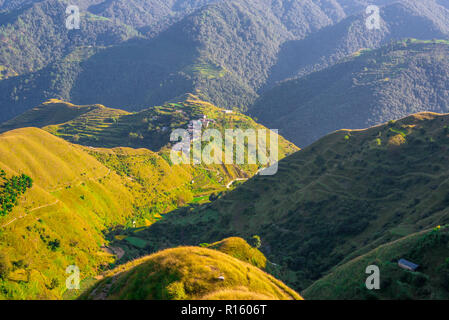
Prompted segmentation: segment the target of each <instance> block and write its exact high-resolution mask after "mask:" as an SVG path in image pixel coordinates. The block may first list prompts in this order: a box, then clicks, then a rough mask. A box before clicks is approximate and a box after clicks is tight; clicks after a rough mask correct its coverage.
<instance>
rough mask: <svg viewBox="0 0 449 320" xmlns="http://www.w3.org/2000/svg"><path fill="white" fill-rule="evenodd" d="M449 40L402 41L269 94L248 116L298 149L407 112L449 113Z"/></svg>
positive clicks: (350, 59)
mask: <svg viewBox="0 0 449 320" xmlns="http://www.w3.org/2000/svg"><path fill="white" fill-rule="evenodd" d="M448 58H449V42H447V41H446V42H444V41H441V42H438V43H433V42H431V41H430V42H420V41H414V40H409V41H404V42H400V43H394V44H391V45H388V46H385V47H383V48H381V49H378V50H374V51H369V50H365V51H361V52H358V53H356V54H355V55H354V56H353V57H352V58H348V59H346V60H345V61H343V62H341V63H338V64H337V65H335V66H332V67H330V68H328V69H325V70H322V71H319V72H315V73H312V74H310V75H308V76H306V77H303V78H300V79H297V80H291V81H287V82H284V83H282V84H280V85H278V86H276V87H274V88H273V89H271V90H269V91H268V92H266V93H265V94H264V95H262V96H261V98H260V99H259V100H258V101H257V102H256V104H255V105H254V106H253V107H252V109H251V110H250V113H251V114H252V115H253V116H255V117H257V118H258V119H259V120H260V121H261V122H262V123H264V124H265V125H266V126H268V127H270V128H273V129H274V128H278V129H280V132H281V133H282V134H283V135H284V136H286V137H287V138H289V139H290V140H292V141H293V142H295V143H296V144H297V145H299V146H306V145H308V144H310V143H312V142H314V141H315V140H317V139H318V138H320V137H322V136H324V135H325V134H327V133H329V132H332V131H335V130H338V129H341V128H348V129H359V128H364V127H369V126H373V125H376V124H379V123H382V122H386V121H388V120H392V119H398V118H401V117H404V116H406V115H408V114H411V113H415V112H421V111H433V112H443V113H445V112H448V110H449V105H448V101H449V100H448V98H449V82H448V78H449V65H448V61H449V59H448Z"/></svg>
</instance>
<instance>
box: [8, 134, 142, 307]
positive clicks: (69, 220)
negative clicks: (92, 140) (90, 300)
mask: <svg viewBox="0 0 449 320" xmlns="http://www.w3.org/2000/svg"><path fill="white" fill-rule="evenodd" d="M0 167H1V168H2V169H4V170H5V171H6V172H7V174H19V173H26V174H28V175H29V176H31V177H32V179H33V180H34V186H33V188H32V189H30V190H29V191H27V192H26V194H25V195H24V196H23V197H22V198H21V199H20V202H19V205H18V206H16V207H15V208H14V210H13V212H12V213H11V214H9V215H7V216H6V217H2V218H0V238H1V241H0V250H2V252H4V253H6V255H7V256H8V258H9V260H10V261H11V263H12V264H13V265H14V266H15V267H14V268H13V272H12V273H11V275H10V278H9V279H8V280H7V281H4V282H1V284H0V286H2V288H3V290H2V291H1V292H2V293H1V295H2V296H3V297H5V298H14V299H21V298H57V297H59V296H60V294H61V292H62V291H63V290H64V287H65V278H66V277H67V276H66V274H65V269H66V268H67V267H68V266H69V265H72V264H76V265H78V266H79V268H80V269H81V271H82V278H86V277H87V276H89V275H90V276H92V275H94V274H96V272H97V268H98V267H100V265H101V264H107V263H109V262H112V259H111V257H110V256H108V255H106V254H104V253H102V252H101V251H100V247H101V246H102V245H103V244H104V243H105V240H104V236H103V235H102V233H101V232H102V230H105V229H106V227H107V226H111V225H112V224H118V223H125V222H126V220H127V218H128V217H129V216H130V215H131V214H132V213H133V199H134V196H133V195H132V194H131V192H130V190H129V189H128V188H126V187H125V186H124V181H123V178H121V177H119V176H117V175H116V174H115V173H114V172H112V171H111V170H109V169H108V168H106V167H105V166H103V165H102V164H101V163H99V162H98V161H97V160H96V159H95V158H94V157H92V156H90V155H88V154H87V153H86V152H84V151H82V150H81V149H80V148H78V147H76V146H73V145H71V144H69V143H67V142H65V141H64V140H61V139H59V138H56V137H54V136H53V135H51V134H49V133H47V132H45V131H42V130H40V129H36V128H24V129H18V130H14V131H10V132H7V133H4V134H2V135H0Z"/></svg>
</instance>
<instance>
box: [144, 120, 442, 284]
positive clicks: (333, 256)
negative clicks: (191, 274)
mask: <svg viewBox="0 0 449 320" xmlns="http://www.w3.org/2000/svg"><path fill="white" fill-rule="evenodd" d="M448 128H449V116H448V115H439V114H435V113H420V114H416V115H413V116H410V117H407V118H404V119H401V120H399V121H397V122H390V123H388V124H383V125H380V126H377V127H373V128H370V129H366V130H356V131H354V130H340V131H338V132H335V133H332V134H330V135H328V136H326V137H324V138H322V139H320V140H319V141H317V142H316V143H315V144H313V145H311V146H309V147H307V148H305V149H303V150H301V151H299V152H297V153H295V154H293V155H291V156H289V157H287V158H285V159H284V160H281V161H280V163H279V172H278V173H277V174H276V175H274V176H266V177H262V176H257V177H255V178H253V179H250V180H249V181H248V182H246V183H244V184H243V185H241V186H239V187H238V188H237V189H236V190H235V191H233V192H230V193H229V194H227V195H226V196H225V197H223V198H221V199H219V200H218V201H216V202H215V203H213V204H212V205H211V206H209V207H207V208H199V209H198V211H197V212H198V214H193V215H192V214H188V213H184V212H182V210H180V212H179V215H176V216H167V217H166V219H165V220H164V221H162V222H161V223H158V224H156V225H154V226H152V227H150V228H149V229H147V230H144V231H141V232H140V233H139V236H140V237H142V238H145V239H147V240H148V241H151V242H152V243H154V244H158V243H160V246H161V248H165V247H167V246H168V244H170V245H171V246H174V245H180V244H181V245H185V244H196V243H203V242H214V241H218V240H220V239H222V238H225V237H229V236H239V237H242V238H245V239H249V238H251V237H252V236H253V235H255V234H256V235H259V236H260V237H261V239H262V247H261V251H262V252H264V253H265V254H266V255H267V258H269V260H270V261H272V262H273V263H276V264H277V265H280V268H282V269H283V270H285V272H284V275H283V278H282V279H284V280H285V281H286V283H288V284H289V285H290V286H292V287H294V288H295V289H296V290H304V289H305V288H306V287H308V286H310V285H311V284H312V282H313V281H315V280H318V279H319V278H321V277H322V276H323V275H324V274H325V273H326V272H328V271H329V270H330V269H331V268H332V267H334V266H336V265H337V264H339V263H341V262H342V261H343V260H347V259H352V258H356V257H357V256H360V255H362V254H364V253H367V252H369V251H370V250H372V249H374V248H376V247H378V246H379V245H382V244H384V243H388V242H391V241H394V240H396V239H399V238H401V237H403V236H406V235H408V234H412V233H415V232H419V231H421V230H425V229H428V228H432V227H435V226H436V225H445V224H447V223H449V213H448V205H447V204H448V197H447V194H448V192H449V183H448V182H449V166H448V163H449V162H448V160H449V148H448V145H449V129H448Z"/></svg>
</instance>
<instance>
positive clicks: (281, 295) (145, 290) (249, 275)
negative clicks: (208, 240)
mask: <svg viewBox="0 0 449 320" xmlns="http://www.w3.org/2000/svg"><path fill="white" fill-rule="evenodd" d="M220 277H222V278H221V279H220ZM84 298H87V299H94V300H96V299H113V300H116V299H139V300H143V299H151V300H154V299H157V300H159V299H164V300H167V299H169V300H172V299H173V300H216V299H220V300H234V299H236V300H292V299H294V300H300V299H302V298H301V297H300V296H299V295H298V294H297V293H296V292H295V291H294V290H292V289H290V288H288V287H287V286H286V285H285V284H283V283H282V282H280V281H278V280H276V279H275V278H273V277H272V276H270V275H268V274H267V273H265V272H263V271H261V270H260V269H258V268H256V267H254V266H253V265H251V264H248V263H246V262H243V261H241V260H238V259H236V258H234V257H232V256H230V255H227V254H225V253H222V252H219V251H216V250H211V249H206V248H198V247H179V248H174V249H167V250H164V251H161V252H158V253H156V254H153V255H150V256H148V257H144V258H141V259H138V260H135V261H133V262H130V263H128V264H125V265H122V266H120V267H118V268H116V269H115V270H112V271H110V272H108V273H107V274H106V278H105V279H104V280H102V281H100V282H99V283H98V284H97V285H95V286H94V287H93V288H92V289H91V290H90V291H89V292H88V293H86V294H85V295H84Z"/></svg>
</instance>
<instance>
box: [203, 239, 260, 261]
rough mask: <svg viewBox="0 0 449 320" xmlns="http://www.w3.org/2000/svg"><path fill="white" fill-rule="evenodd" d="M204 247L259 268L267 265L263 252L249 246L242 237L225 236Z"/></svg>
mask: <svg viewBox="0 0 449 320" xmlns="http://www.w3.org/2000/svg"><path fill="white" fill-rule="evenodd" d="M206 248H209V249H215V250H218V251H221V252H223V253H226V254H228V255H230V256H233V257H234V258H237V259H239V260H241V261H244V262H247V263H250V264H252V265H254V266H256V267H257V268H260V269H265V268H266V266H267V258H265V256H264V255H263V253H262V252H260V251H259V250H257V249H256V248H253V247H251V246H250V245H249V244H248V243H247V242H246V241H245V240H243V239H242V238H238V237H233V238H227V239H224V240H221V241H218V242H215V243H213V244H210V245H207V246H206Z"/></svg>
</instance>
